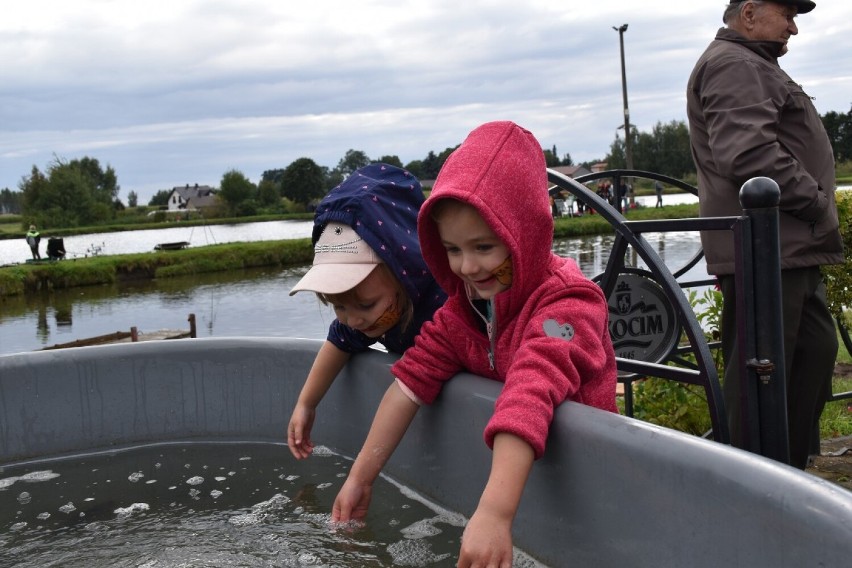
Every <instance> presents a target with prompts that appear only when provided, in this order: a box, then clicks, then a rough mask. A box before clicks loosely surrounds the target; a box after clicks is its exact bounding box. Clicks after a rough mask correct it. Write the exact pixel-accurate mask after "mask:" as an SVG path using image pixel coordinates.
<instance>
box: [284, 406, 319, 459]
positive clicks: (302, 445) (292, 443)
mask: <svg viewBox="0 0 852 568" xmlns="http://www.w3.org/2000/svg"><path fill="white" fill-rule="evenodd" d="M314 418H316V410H315V409H313V408H308V407H305V406H301V405H297V406H296V408H295V409H294V410H293V415H292V416H291V417H290V423H289V424H288V425H287V446H288V447H289V448H290V453H291V454H293V457H294V458H296V459H297V460H301V459H305V458H307V457H308V456H310V455H311V453H312V452H313V451H314V444H313V442H311V428H313V425H314Z"/></svg>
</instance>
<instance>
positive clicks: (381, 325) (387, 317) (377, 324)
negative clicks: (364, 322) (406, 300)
mask: <svg viewBox="0 0 852 568" xmlns="http://www.w3.org/2000/svg"><path fill="white" fill-rule="evenodd" d="M401 317H402V311H401V310H400V309H399V296H397V297H396V299H394V301H393V303H392V304H391V305H390V306H388V307H387V309H386V310H385V311H384V312H382V315H380V316H379V317H378V319H377V320H376V321H374V322H373V325H371V326H370V327H368V328H367V329H365V330H364V332H365V333H370V332H373V331H376V330H377V329H390V328H392V327H393V326H395V325H396V322H398V321H399V319H400V318H401Z"/></svg>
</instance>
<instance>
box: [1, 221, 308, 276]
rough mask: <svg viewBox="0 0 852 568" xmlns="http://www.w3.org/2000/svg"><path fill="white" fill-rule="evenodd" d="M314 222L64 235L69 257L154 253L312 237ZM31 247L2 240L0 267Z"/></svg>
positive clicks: (44, 238) (42, 245)
mask: <svg viewBox="0 0 852 568" xmlns="http://www.w3.org/2000/svg"><path fill="white" fill-rule="evenodd" d="M313 226H314V224H313V221H263V222H257V223H240V224H236V225H198V226H186V227H171V228H168V229H142V230H137V231H119V232H116V233H91V234H86V235H73V236H68V237H62V241H63V244H64V245H65V251H66V253H67V255H66V258H81V257H86V256H96V255H105V254H133V253H139V252H153V251H154V247H155V246H156V245H158V244H160V243H174V242H182V241H185V242H188V243H189V245H190V246H206V245H213V244H217V243H219V244H221V243H236V242H251V241H276V240H283V239H299V238H306V237H310V236H311V229H312V228H313ZM41 237H42V238H41V243H40V246H39V250H40V251H41V255H42V256H43V257H44V256H46V252H45V251H46V250H47V239H48V237H50V232H49V231H48V230H43V231H42V232H41ZM30 257H31V255H30V249H29V247H27V243H25V242H24V240H23V239H4V240H0V266H2V265H4V264H14V263H22V262H26V260H27V259H28V258H30Z"/></svg>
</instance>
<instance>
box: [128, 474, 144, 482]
mask: <svg viewBox="0 0 852 568" xmlns="http://www.w3.org/2000/svg"><path fill="white" fill-rule="evenodd" d="M143 477H145V474H144V473H142V472H141V471H136V472H133V473H131V474H130V475H129V476H128V477H127V481H129V482H131V483H136V482H137V481H139V480H140V479H142V478H143Z"/></svg>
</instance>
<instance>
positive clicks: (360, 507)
mask: <svg viewBox="0 0 852 568" xmlns="http://www.w3.org/2000/svg"><path fill="white" fill-rule="evenodd" d="M372 496H373V486H372V485H369V484H363V483H360V482H357V481H354V480H353V479H352V478H351V477H349V478H347V479H346V482H345V483H344V484H343V487H341V488H340V492H339V493H338V494H337V497H336V498H335V499H334V506H333V507H332V508H331V522H333V523H348V522H349V521H363V520H364V519H365V518H367V510H368V509H369V508H370V499H371V498H372Z"/></svg>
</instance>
